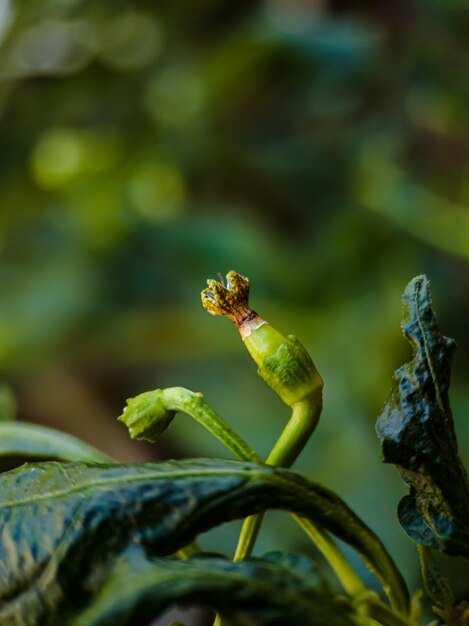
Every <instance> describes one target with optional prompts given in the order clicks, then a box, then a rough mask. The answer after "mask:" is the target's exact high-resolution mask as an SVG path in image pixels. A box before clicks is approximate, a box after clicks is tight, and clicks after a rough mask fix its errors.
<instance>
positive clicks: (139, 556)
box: [74, 548, 356, 626]
mask: <svg viewBox="0 0 469 626" xmlns="http://www.w3.org/2000/svg"><path fill="white" fill-rule="evenodd" d="M175 602H177V603H178V604H179V605H183V606H188V605H198V606H203V607H206V608H211V609H214V610H216V611H217V612H219V613H221V614H222V615H223V616H224V623H230V624H237V625H238V624H239V625H243V624H262V625H263V626H274V625H277V626H284V625H285V624H296V625H297V626H323V625H324V624H327V625H328V626H352V625H353V624H355V623H356V622H355V621H354V620H353V617H352V613H353V612H352V610H351V606H350V604H349V603H348V602H347V600H346V599H345V598H343V597H340V596H334V595H332V594H331V592H330V591H329V590H328V589H327V587H326V585H325V584H324V583H323V582H322V581H321V579H320V578H319V576H318V574H317V572H316V569H315V567H314V564H313V562H312V561H311V560H310V559H308V558H307V557H305V556H301V555H291V556H286V555H280V554H278V553H272V554H269V555H266V556H265V557H263V558H262V559H249V560H246V561H242V562H238V563H232V562H231V561H227V560H226V559H222V558H205V557H195V558H192V559H190V560H188V561H169V560H167V559H154V560H149V559H148V558H147V557H146V556H145V555H144V554H143V551H141V549H139V548H132V549H131V550H130V551H129V553H128V554H126V555H124V556H123V557H122V558H121V559H120V560H119V561H118V563H117V564H116V567H115V568H114V569H113V571H112V573H111V576H110V577H109V580H108V581H106V584H105V585H104V587H103V590H102V592H101V593H100V595H99V596H98V598H97V600H96V602H95V603H94V604H93V605H92V606H91V607H90V608H88V609H86V610H85V611H84V612H83V614H81V615H80V616H79V617H78V619H77V620H76V621H75V622H74V626H111V625H112V626H132V625H133V624H143V623H146V622H148V621H149V620H151V619H152V618H153V617H155V616H157V615H159V614H161V613H162V612H163V611H164V610H165V609H166V608H168V607H169V606H170V605H171V604H173V603H175ZM228 620H229V622H228Z"/></svg>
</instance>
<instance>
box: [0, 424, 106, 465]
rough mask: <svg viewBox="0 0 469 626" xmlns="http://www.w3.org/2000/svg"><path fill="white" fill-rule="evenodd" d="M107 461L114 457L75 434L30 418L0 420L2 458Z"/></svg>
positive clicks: (0, 450) (4, 459) (0, 451)
mask: <svg viewBox="0 0 469 626" xmlns="http://www.w3.org/2000/svg"><path fill="white" fill-rule="evenodd" d="M46 459H47V460H48V459H50V460H57V461H83V462H88V463H93V462H98V463H107V462H109V461H110V460H111V459H110V458H109V457H108V456H106V455H105V454H103V453H102V452H100V451H99V450H96V448H93V447H92V446H89V445H88V444H86V443H84V442H83V441H81V440H80V439H77V438H76V437H72V435H67V434H65V433H62V432H60V431H58V430H54V429H53V428H47V427H45V426H38V425H36V424H29V423H27V422H0V461H2V460H3V461H4V462H6V463H8V462H10V461H15V464H18V463H23V462H24V461H28V460H33V461H34V460H46Z"/></svg>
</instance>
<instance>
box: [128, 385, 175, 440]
mask: <svg viewBox="0 0 469 626" xmlns="http://www.w3.org/2000/svg"><path fill="white" fill-rule="evenodd" d="M164 391H165V390H164V389H155V390H154V391H146V392H145V393H141V394H140V395H138V396H136V397H135V398H129V399H128V400H127V406H126V407H125V409H124V412H123V413H122V415H121V416H120V417H119V418H118V420H119V421H120V422H124V424H125V425H126V426H127V427H128V429H129V434H130V436H131V437H132V439H145V440H146V441H156V439H158V437H159V436H160V435H161V433H162V432H163V431H165V430H166V429H167V428H168V426H169V425H170V424H171V422H172V421H173V418H174V416H175V415H176V411H170V410H168V409H167V408H166V405H165V402H164V396H163V394H164Z"/></svg>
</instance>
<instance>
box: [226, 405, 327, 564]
mask: <svg viewBox="0 0 469 626" xmlns="http://www.w3.org/2000/svg"><path fill="white" fill-rule="evenodd" d="M321 409H322V403H318V402H317V397H316V396H315V397H314V401H312V400H311V399H310V398H307V399H306V400H302V401H301V402H297V403H296V404H294V405H293V407H292V414H291V417H290V419H289V421H288V423H287V425H286V426H285V428H284V429H283V431H282V434H281V435H280V437H279V438H278V440H277V443H276V444H275V446H274V447H273V449H272V452H271V453H270V454H269V456H268V458H267V461H266V463H267V465H279V466H282V467H290V466H291V465H292V463H293V462H294V461H295V459H296V458H297V456H298V455H299V454H300V452H301V451H302V450H303V448H304V446H305V445H306V443H307V442H308V441H309V438H310V437H311V435H312V434H313V432H314V429H315V428H316V426H317V423H318V421H319V416H320V414H321ZM262 519H263V516H262V515H260V514H259V515H251V516H250V517H248V518H246V520H245V521H244V524H243V527H242V529H241V534H240V536H239V541H238V545H237V547H236V552H235V556H234V560H235V561H242V560H243V559H245V558H247V557H248V556H249V555H250V554H251V553H252V550H253V548H254V544H255V542H256V538H257V535H258V533H259V529H260V526H261V524H262Z"/></svg>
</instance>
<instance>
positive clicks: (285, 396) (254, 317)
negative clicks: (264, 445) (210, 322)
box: [202, 271, 323, 406]
mask: <svg viewBox="0 0 469 626" xmlns="http://www.w3.org/2000/svg"><path fill="white" fill-rule="evenodd" d="M220 280H221V282H217V281H215V280H208V281H207V283H208V288H207V289H205V290H204V291H203V292H202V304H203V306H204V307H205V308H206V309H207V311H208V312H209V313H211V314H212V315H225V316H226V317H229V318H230V319H231V320H232V321H233V322H234V323H235V324H236V326H237V327H238V330H239V332H240V334H241V337H242V339H243V341H244V344H245V345H246V348H247V349H248V351H249V354H250V355H251V357H252V358H253V359H254V361H255V362H256V363H257V366H258V372H259V375H260V376H261V378H263V379H264V380H265V381H266V383H267V384H268V385H269V386H270V387H271V388H272V389H273V390H274V391H275V392H276V393H277V394H278V395H279V396H280V397H281V398H282V400H283V401H284V402H285V403H286V404H288V405H289V406H293V405H294V404H296V403H297V402H301V401H303V400H306V399H310V400H311V401H312V402H315V403H322V387H323V382H322V379H321V377H320V375H319V373H318V371H317V370H316V368H315V366H314V363H313V361H312V360H311V357H310V356H309V354H308V352H307V351H306V349H305V348H304V346H303V345H302V344H301V343H300V342H299V341H298V339H296V337H294V336H293V335H288V336H284V335H282V334H281V333H279V332H278V331H277V330H275V328H273V327H272V326H270V324H268V323H267V322H266V321H265V320H263V319H262V318H260V317H259V315H258V314H257V313H256V312H255V311H253V310H252V309H251V308H250V307H249V302H248V298H249V279H248V278H245V277H244V276H240V274H238V273H237V272H233V271H231V272H228V274H227V276H226V284H225V281H224V280H223V277H220Z"/></svg>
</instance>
